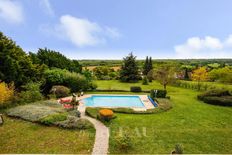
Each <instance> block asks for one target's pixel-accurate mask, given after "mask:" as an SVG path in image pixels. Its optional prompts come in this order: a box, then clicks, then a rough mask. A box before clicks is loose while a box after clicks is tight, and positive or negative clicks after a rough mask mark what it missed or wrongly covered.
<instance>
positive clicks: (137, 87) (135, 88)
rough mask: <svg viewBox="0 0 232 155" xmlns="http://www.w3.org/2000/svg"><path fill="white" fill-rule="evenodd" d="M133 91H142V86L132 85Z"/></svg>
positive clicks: (131, 89)
mask: <svg viewBox="0 0 232 155" xmlns="http://www.w3.org/2000/svg"><path fill="white" fill-rule="evenodd" d="M130 91H131V92H142V88H141V87H139V86H132V87H130Z"/></svg>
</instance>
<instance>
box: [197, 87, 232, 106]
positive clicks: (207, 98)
mask: <svg viewBox="0 0 232 155" xmlns="http://www.w3.org/2000/svg"><path fill="white" fill-rule="evenodd" d="M197 97H198V99H199V100H201V101H204V102H205V103H208V104H213V105H221V106H232V95H231V93H230V92H229V91H228V90H224V89H214V90H209V91H207V92H205V93H202V94H200V95H198V96H197Z"/></svg>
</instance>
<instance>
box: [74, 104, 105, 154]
mask: <svg viewBox="0 0 232 155" xmlns="http://www.w3.org/2000/svg"><path fill="white" fill-rule="evenodd" d="M78 109H79V111H80V112H81V117H82V118H85V119H88V120H89V121H90V122H91V123H93V125H94V127H95V129H96V135H95V142H94V147H93V152H92V154H101V155H102V154H107V153H108V147H109V129H108V128H107V127H106V126H105V125H104V124H103V123H102V122H100V121H98V120H96V119H94V118H91V117H89V116H86V115H85V106H84V105H83V104H80V105H79V108H78Z"/></svg>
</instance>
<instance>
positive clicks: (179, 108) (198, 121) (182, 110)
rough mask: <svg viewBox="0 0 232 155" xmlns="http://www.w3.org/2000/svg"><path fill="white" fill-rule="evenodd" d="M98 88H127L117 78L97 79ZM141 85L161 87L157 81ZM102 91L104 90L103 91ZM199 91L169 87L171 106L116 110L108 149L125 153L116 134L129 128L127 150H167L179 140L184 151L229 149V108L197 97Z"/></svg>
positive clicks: (231, 125) (231, 124)
mask: <svg viewBox="0 0 232 155" xmlns="http://www.w3.org/2000/svg"><path fill="white" fill-rule="evenodd" d="M97 83H98V87H99V89H104V88H105V89H108V88H109V87H111V88H112V89H129V87H130V86H131V85H141V84H128V83H120V82H118V81H97ZM142 87H143V88H144V89H151V88H156V89H160V88H162V86H161V85H159V84H158V83H157V82H153V83H152V84H150V85H148V86H142ZM104 93H105V92H103V94H104ZM197 94H198V92H196V91H192V90H189V89H183V88H177V87H168V95H169V96H171V101H172V103H173V108H172V109H171V110H169V111H167V112H163V113H159V114H148V115H142V114H141V115H140V114H117V118H116V119H115V120H113V121H112V123H111V124H110V125H109V126H110V131H111V136H110V153H125V152H124V151H122V150H119V148H118V147H117V145H116V142H117V141H116V135H117V134H118V133H119V132H123V131H125V130H129V133H130V134H131V135H132V136H133V139H132V142H133V147H132V149H129V150H128V152H127V153H148V154H149V153H151V154H153V153H166V154H168V153H170V152H171V151H172V150H173V149H174V147H175V145H176V144H178V143H179V144H182V145H183V149H184V153H232V143H231V141H232V117H231V113H232V108H231V107H220V106H214V105H208V104H205V103H203V102H201V101H198V100H197V97H196V96H197Z"/></svg>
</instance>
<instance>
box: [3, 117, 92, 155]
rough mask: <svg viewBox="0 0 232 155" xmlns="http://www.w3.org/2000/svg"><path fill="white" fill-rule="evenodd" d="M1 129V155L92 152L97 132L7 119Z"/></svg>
mask: <svg viewBox="0 0 232 155" xmlns="http://www.w3.org/2000/svg"><path fill="white" fill-rule="evenodd" d="M4 119H5V123H4V125H3V126H0V153H1V154H4V153H10V154H15V153H18V154H21V153H23V154H25V153H27V154H34V153H64V154H66V153H72V154H77V153H80V154H86V153H91V151H92V148H93V144H94V135H95V131H94V130H93V129H91V130H81V131H80V130H65V129H60V128H57V127H47V126H42V125H38V124H36V123H30V122H27V121H23V120H19V119H12V118H9V117H4Z"/></svg>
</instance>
